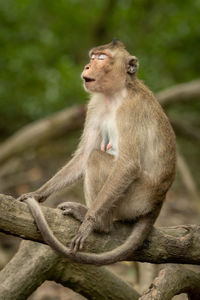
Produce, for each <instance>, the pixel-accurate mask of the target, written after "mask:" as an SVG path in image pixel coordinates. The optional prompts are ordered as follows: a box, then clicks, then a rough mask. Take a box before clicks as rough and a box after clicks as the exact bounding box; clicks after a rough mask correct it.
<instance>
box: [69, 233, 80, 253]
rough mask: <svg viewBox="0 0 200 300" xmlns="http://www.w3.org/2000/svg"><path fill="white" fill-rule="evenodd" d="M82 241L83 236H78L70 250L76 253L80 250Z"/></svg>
mask: <svg viewBox="0 0 200 300" xmlns="http://www.w3.org/2000/svg"><path fill="white" fill-rule="evenodd" d="M80 239H81V235H80V234H77V235H76V236H75V237H74V238H73V240H72V241H71V245H70V250H71V251H72V252H73V253H75V252H77V251H78V250H79V241H80Z"/></svg>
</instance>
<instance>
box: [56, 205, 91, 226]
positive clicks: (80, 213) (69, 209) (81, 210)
mask: <svg viewBox="0 0 200 300" xmlns="http://www.w3.org/2000/svg"><path fill="white" fill-rule="evenodd" d="M58 208H59V209H61V210H62V211H63V215H71V216H73V217H74V218H75V219H76V220H78V221H80V222H83V220H84V218H85V215H86V213H87V210H88V209H87V207H86V206H84V205H82V204H80V203H77V202H63V203H61V204H59V205H58Z"/></svg>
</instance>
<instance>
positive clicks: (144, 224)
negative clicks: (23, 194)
mask: <svg viewBox="0 0 200 300" xmlns="http://www.w3.org/2000/svg"><path fill="white" fill-rule="evenodd" d="M25 202H26V203H27V204H28V206H29V209H30V211H31V213H32V215H33V217H34V219H35V222H36V224H37V227H38V229H39V230H40V232H41V235H42V237H43V239H44V241H45V242H46V243H47V244H48V245H49V246H50V247H51V248H52V249H54V250H55V251H56V252H58V253H59V254H60V255H62V256H64V257H65V258H67V259H69V260H71V261H73V262H78V263H83V264H92V265H109V264H112V263H115V262H118V261H122V260H126V259H127V258H128V257H129V256H130V255H131V254H132V253H133V252H134V251H136V250H137V249H138V248H139V247H140V246H141V245H142V244H143V242H144V240H145V238H146V237H147V235H148V233H149V232H150V231H151V229H152V226H153V223H154V218H152V216H151V217H148V216H146V217H143V218H141V219H139V220H138V221H137V222H136V223H135V224H134V228H133V230H132V232H131V234H130V236H129V237H128V238H127V240H126V241H125V242H124V243H123V244H122V245H121V246H119V247H117V248H115V249H113V250H111V251H108V252H103V253H100V254H95V253H83V252H77V253H72V252H71V251H70V248H68V247H66V246H65V245H63V244H62V243H61V242H60V241H59V240H58V239H57V238H56V237H55V235H54V233H53V232H52V230H51V228H50V227H49V225H48V223H47V221H46V219H45V217H44V214H43V212H42V210H41V207H40V205H39V204H38V202H37V201H36V200H35V199H34V198H28V199H26V200H25Z"/></svg>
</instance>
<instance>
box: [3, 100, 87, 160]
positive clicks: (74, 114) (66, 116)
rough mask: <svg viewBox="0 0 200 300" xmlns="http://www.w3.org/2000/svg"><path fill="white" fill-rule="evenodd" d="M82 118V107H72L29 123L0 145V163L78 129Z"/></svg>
mask: <svg viewBox="0 0 200 300" xmlns="http://www.w3.org/2000/svg"><path fill="white" fill-rule="evenodd" d="M84 117H85V108H84V106H73V107H71V108H67V109H64V110H62V111H60V112H58V113H55V114H53V115H52V116H50V117H47V118H44V119H42V120H38V121H35V122H33V123H30V124H29V125H27V126H25V127H23V128H22V129H20V130H19V131H17V132H16V133H15V134H14V135H12V136H11V137H10V138H8V139H7V140H6V141H5V142H4V143H2V144H1V145H0V163H2V162H3V161H4V160H6V159H8V158H10V157H12V156H13V155H16V154H18V153H21V152H22V151H24V150H25V149H28V148H31V147H36V146H38V145H40V144H41V143H43V142H45V141H46V140H48V139H51V138H53V137H55V136H58V135H61V134H62V133H63V132H67V131H68V130H72V129H77V128H80V126H81V125H82V124H83V121H84Z"/></svg>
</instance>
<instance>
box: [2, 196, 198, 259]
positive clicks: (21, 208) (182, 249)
mask: <svg viewBox="0 0 200 300" xmlns="http://www.w3.org/2000/svg"><path fill="white" fill-rule="evenodd" d="M43 212H44V214H45V217H46V219H47V222H48V223H49V226H50V227H51V228H52V230H53V232H54V233H55V235H56V236H57V238H58V239H60V241H61V242H63V243H65V244H67V245H69V244H70V241H71V239H72V237H73V236H74V235H75V233H76V231H77V229H78V226H79V223H78V222H77V221H76V220H74V219H73V218H71V217H64V216H63V215H62V213H61V212H60V211H59V210H58V209H52V208H47V207H43ZM132 226H133V225H130V224H129V225H128V224H126V225H125V224H121V223H116V224H115V228H114V229H113V231H112V234H110V235H108V234H102V233H101V234H97V233H93V234H91V236H90V237H89V238H88V240H87V243H86V244H87V245H86V247H85V251H87V252H96V253H98V252H105V251H109V250H111V249H113V248H115V247H117V246H119V245H120V244H122V243H123V241H124V240H125V239H126V238H127V237H128V235H129V234H130V232H131V229H132ZM0 231H2V232H5V233H9V234H12V235H17V236H20V237H22V238H25V239H30V240H34V241H39V242H42V243H44V241H43V240H42V237H41V235H40V233H39V232H38V231H37V228H36V226H35V224H34V221H33V218H32V215H31V214H30V212H29V210H28V207H27V206H26V204H24V203H20V202H18V201H14V199H13V198H12V197H9V196H5V195H0ZM128 260H130V261H131V260H134V261H135V260H136V261H141V262H144V261H146V262H151V263H170V262H171V263H187V264H198V265H199V264H200V226H197V225H196V226H195V225H187V226H178V227H171V228H170V227H169V228H157V229H155V228H154V229H153V230H152V232H151V233H150V235H149V236H148V238H147V240H146V241H145V242H144V244H143V247H142V249H139V250H138V251H136V252H134V253H133V254H132V255H131V256H130V257H129V259H128Z"/></svg>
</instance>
